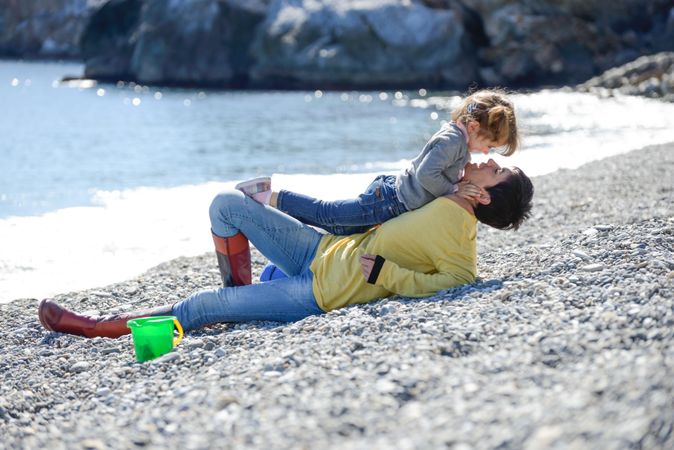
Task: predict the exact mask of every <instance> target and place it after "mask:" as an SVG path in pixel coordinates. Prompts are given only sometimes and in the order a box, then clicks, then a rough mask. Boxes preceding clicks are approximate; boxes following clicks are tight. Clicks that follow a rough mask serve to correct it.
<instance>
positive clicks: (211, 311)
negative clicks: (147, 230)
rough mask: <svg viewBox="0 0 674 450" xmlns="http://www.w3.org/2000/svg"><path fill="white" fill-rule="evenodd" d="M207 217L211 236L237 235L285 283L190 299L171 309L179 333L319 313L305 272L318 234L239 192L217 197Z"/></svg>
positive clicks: (308, 273)
mask: <svg viewBox="0 0 674 450" xmlns="http://www.w3.org/2000/svg"><path fill="white" fill-rule="evenodd" d="M210 217H211V229H212V232H213V233H215V234H216V235H218V236H220V237H230V236H234V235H235V234H237V233H238V232H242V233H243V234H244V235H245V236H246V237H247V238H248V240H249V241H250V242H251V243H252V244H253V245H254V246H255V247H256V248H257V249H258V250H259V251H260V252H262V254H263V255H265V256H266V257H267V258H269V259H270V260H271V261H272V262H273V263H274V264H276V265H277V266H278V267H279V268H281V270H283V272H285V273H286V274H287V275H288V278H281V279H277V280H272V281H269V282H266V283H258V284H252V285H248V286H236V287H225V288H220V289H208V290H203V291H199V292H196V293H194V294H192V295H191V296H190V297H188V298H186V299H185V300H183V301H181V302H178V303H176V304H175V305H174V306H173V314H174V315H175V316H176V317H177V318H178V320H179V321H180V323H181V325H182V326H183V328H184V329H185V330H193V329H196V328H200V327H203V326H206V325H209V324H213V323H218V322H247V321H250V320H271V321H278V322H291V321H295V320H300V319H303V318H304V317H307V316H310V315H315V314H321V313H323V310H321V309H320V308H319V307H318V304H317V303H316V298H315V297H314V293H313V289H312V280H313V274H312V273H311V270H309V266H310V265H311V262H312V261H313V259H314V255H315V254H316V249H317V247H318V244H319V241H320V239H321V236H322V234H321V233H319V232H318V231H316V230H315V229H313V228H311V227H310V226H308V225H305V224H303V223H301V222H299V221H298V220H296V219H293V218H292V217H290V216H288V215H287V214H284V213H282V212H280V211H278V210H276V209H273V208H270V207H268V206H263V205H261V204H259V203H257V202H256V201H255V200H253V199H251V198H249V197H246V196H245V195H244V194H243V193H241V192H239V191H228V192H223V193H221V194H218V195H217V196H216V197H215V199H214V200H213V202H212V203H211V207H210Z"/></svg>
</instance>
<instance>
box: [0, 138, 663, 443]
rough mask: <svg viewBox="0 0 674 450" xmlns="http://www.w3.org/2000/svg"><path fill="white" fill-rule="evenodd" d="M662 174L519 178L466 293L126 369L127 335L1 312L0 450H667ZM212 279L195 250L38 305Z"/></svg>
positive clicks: (255, 334) (627, 157) (179, 293)
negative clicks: (516, 198)
mask: <svg viewBox="0 0 674 450" xmlns="http://www.w3.org/2000/svg"><path fill="white" fill-rule="evenodd" d="M590 150H591V149H589V150H588V151H590ZM673 174H674V144H667V145H661V146H654V147H647V148H644V149H641V150H637V151H633V152H631V153H628V154H624V155H620V156H615V157H611V158H608V159H604V160H601V161H598V162H594V163H591V164H588V165H585V166H582V167H581V168H579V169H576V170H562V171H558V172H555V173H553V174H551V175H546V176H541V177H537V178H535V179H534V180H533V181H534V185H535V189H536V193H535V197H534V211H533V217H532V218H531V219H530V220H529V221H528V222H526V223H525V224H524V225H523V226H522V228H521V229H520V230H519V231H517V232H503V231H498V230H492V229H488V228H487V227H481V228H480V230H479V237H478V242H479V243H478V272H479V277H480V278H479V280H478V281H477V282H476V283H475V284H472V285H467V286H463V287H459V288H456V289H451V290H448V291H443V292H440V293H438V294H437V295H436V296H433V297H429V298H425V299H421V300H419V299H415V300H413V299H408V298H402V297H391V298H387V299H382V300H379V301H376V302H372V303H369V304H367V305H361V306H353V307H349V308H345V309H342V310H338V311H333V312H331V313H329V314H325V315H322V316H316V317H310V318H307V319H304V320H302V321H300V322H296V323H290V324H282V323H275V322H256V323H247V324H239V325H236V324H220V325H217V326H212V327H209V328H205V329H202V330H199V331H195V332H190V333H188V334H186V335H185V338H184V340H183V341H182V343H180V345H178V346H177V347H176V348H175V349H174V351H172V352H171V353H169V354H166V355H164V356H162V357H160V358H158V359H156V360H153V361H150V362H145V363H138V362H136V361H135V357H134V350H133V345H132V341H131V337H130V336H125V337H123V338H120V339H116V340H111V339H106V338H96V339H85V338H81V337H76V336H68V335H63V334H59V333H52V332H48V331H46V330H44V329H43V328H42V326H41V325H40V323H39V321H38V319H37V313H36V308H37V304H38V301H39V299H19V300H15V301H13V302H11V303H8V304H0V317H1V318H2V320H1V321H0V374H1V376H2V383H1V384H0V436H2V439H1V440H0V448H8V449H10V448H11V449H15V448H22V449H38V448H49V449H127V448H138V447H144V448H185V449H206V448H263V449H272V448H274V449H286V448H288V449H290V448H292V449H298V448H306V449H319V448H320V449H326V448H334V449H390V448H396V449H431V448H450V449H457V450H458V449H461V450H467V449H495V448H499V449H562V448H563V449H568V448H574V449H598V448H601V449H625V448H639V449H660V448H662V449H665V448H674V252H673V249H672V248H673V244H674V181H673V180H674V178H673ZM204 214H207V211H204ZM253 263H254V279H255V278H257V277H258V276H259V273H260V271H261V270H262V268H263V267H264V265H265V264H266V260H265V259H264V258H263V257H262V256H261V255H260V254H259V253H254V255H253ZM218 284H219V275H218V271H217V266H216V262H215V257H214V256H213V255H212V254H206V255H202V256H198V257H194V258H178V259H175V260H172V261H168V262H166V263H163V264H161V265H159V266H157V267H155V268H153V269H151V270H149V271H147V272H146V273H144V274H142V275H140V276H138V277H136V278H133V279H130V280H128V281H125V282H122V283H117V284H114V285H110V286H101V287H99V288H96V289H91V290H86V291H81V292H72V293H65V294H62V295H59V296H57V297H55V299H56V300H57V301H58V302H59V303H61V304H63V305H65V306H68V307H71V308H73V309H75V310H77V311H89V312H92V313H97V312H119V311H125V310H132V309H136V308H140V307H147V306H155V305H160V304H165V303H172V302H176V301H178V300H180V299H182V298H184V297H185V296H187V295H189V294H190V293H191V292H192V291H194V290H197V289H203V288H208V287H214V286H217V285H218Z"/></svg>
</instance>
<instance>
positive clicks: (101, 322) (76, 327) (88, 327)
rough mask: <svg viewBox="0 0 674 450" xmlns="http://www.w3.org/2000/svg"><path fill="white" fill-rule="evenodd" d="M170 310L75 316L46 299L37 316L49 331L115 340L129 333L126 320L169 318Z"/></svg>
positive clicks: (168, 308) (162, 307) (168, 306)
mask: <svg viewBox="0 0 674 450" xmlns="http://www.w3.org/2000/svg"><path fill="white" fill-rule="evenodd" d="M172 309H173V306H172V305H166V306H160V307H158V308H149V309H145V310H140V311H131V312H128V313H124V314H115V315H109V316H101V317H91V316H85V315H83V314H77V313H75V312H73V311H70V310H68V309H66V308H64V307H63V306H61V305H59V304H58V303H56V302H55V301H53V300H51V299H48V298H46V299H44V300H42V301H41V302H40V306H39V307H38V310H37V315H38V317H39V318H40V323H41V324H42V326H43V327H45V328H46V329H47V330H49V331H58V332H59V333H68V334H74V335H77V336H84V337H88V338H92V337H108V338H117V337H120V336H124V335H125V334H129V333H131V330H130V329H129V328H128V327H127V326H126V322H127V321H128V320H131V319H137V318H139V317H148V316H170V315H172Z"/></svg>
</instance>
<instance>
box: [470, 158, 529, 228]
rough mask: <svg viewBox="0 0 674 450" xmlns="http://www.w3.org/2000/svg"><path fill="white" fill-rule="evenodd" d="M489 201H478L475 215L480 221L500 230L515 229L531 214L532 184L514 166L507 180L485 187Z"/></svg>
mask: <svg viewBox="0 0 674 450" xmlns="http://www.w3.org/2000/svg"><path fill="white" fill-rule="evenodd" d="M487 192H489V196H490V197H491V202H490V203H489V204H488V205H483V204H481V203H478V205H477V206H476V207H475V217H477V220H479V221H480V222H482V223H484V224H486V225H490V226H492V227H494V228H499V229H501V230H516V229H518V228H519V227H520V225H522V222H524V220H526V219H528V218H529V216H530V215H531V199H532V198H533V196H534V185H533V184H532V183H531V180H530V179H529V177H528V176H526V175H525V174H524V172H522V171H521V170H520V169H518V168H514V169H513V170H512V174H511V175H510V176H509V177H508V179H507V180H505V181H502V182H500V183H499V184H497V185H496V186H492V187H490V188H487Z"/></svg>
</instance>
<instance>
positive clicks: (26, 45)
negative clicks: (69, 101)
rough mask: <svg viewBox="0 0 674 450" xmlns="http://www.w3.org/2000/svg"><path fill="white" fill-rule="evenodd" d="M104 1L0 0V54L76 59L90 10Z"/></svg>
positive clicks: (19, 56)
mask: <svg viewBox="0 0 674 450" xmlns="http://www.w3.org/2000/svg"><path fill="white" fill-rule="evenodd" d="M104 2H105V0H40V1H27V0H0V56H5V57H13V58H78V57H79V56H80V49H79V39H80V35H81V34H82V30H83V29H84V26H85V24H86V22H87V20H88V19H89V17H90V16H91V13H92V12H93V11H94V10H95V9H97V7H98V6H99V5H100V4H102V3H104Z"/></svg>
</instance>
